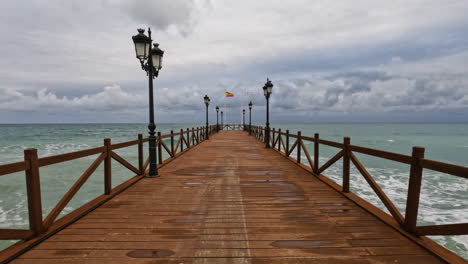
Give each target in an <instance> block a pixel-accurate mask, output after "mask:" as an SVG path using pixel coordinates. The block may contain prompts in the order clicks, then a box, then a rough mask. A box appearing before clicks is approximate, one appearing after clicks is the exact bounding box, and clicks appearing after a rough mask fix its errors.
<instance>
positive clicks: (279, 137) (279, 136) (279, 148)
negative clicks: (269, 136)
mask: <svg viewBox="0 0 468 264" xmlns="http://www.w3.org/2000/svg"><path fill="white" fill-rule="evenodd" d="M280 139H281V128H280V129H278V151H279V152H281V141H280Z"/></svg>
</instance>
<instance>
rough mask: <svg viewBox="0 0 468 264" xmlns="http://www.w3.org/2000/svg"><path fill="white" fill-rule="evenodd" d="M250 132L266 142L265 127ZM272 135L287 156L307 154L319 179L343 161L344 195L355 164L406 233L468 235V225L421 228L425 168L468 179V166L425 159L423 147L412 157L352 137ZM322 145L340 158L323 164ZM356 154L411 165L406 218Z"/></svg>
mask: <svg viewBox="0 0 468 264" xmlns="http://www.w3.org/2000/svg"><path fill="white" fill-rule="evenodd" d="M250 129H251V134H252V135H253V136H255V137H256V138H257V139H259V140H261V141H262V142H265V134H266V131H265V128H264V127H260V126H252V127H251V128H250ZM247 130H248V127H247ZM269 132H270V141H271V146H272V148H273V149H275V150H276V151H278V152H279V153H281V154H283V155H285V156H286V157H289V158H290V159H292V160H294V161H295V162H297V163H302V161H301V157H302V152H303V153H304V155H305V157H306V158H307V163H308V167H310V172H311V173H313V174H314V175H316V176H318V177H325V176H323V175H322V173H323V172H324V171H325V170H327V169H328V168H330V166H332V165H333V164H334V163H335V162H337V161H338V160H340V159H343V172H342V184H341V186H338V187H339V188H341V189H340V191H341V192H343V193H350V163H351V162H352V163H353V164H354V166H355V167H356V168H357V170H358V171H359V172H360V174H361V175H362V176H363V177H364V179H365V180H366V182H367V183H368V184H369V185H370V187H371V188H372V190H373V191H374V192H375V194H376V195H377V196H378V198H379V199H380V201H382V203H383V204H384V206H385V207H386V208H387V209H388V211H389V212H390V214H391V217H393V219H394V220H395V221H396V222H397V223H398V225H399V226H400V227H401V228H402V229H404V230H405V231H407V232H409V233H411V234H413V235H416V236H420V235H437V236H438V235H467V234H468V223H458V224H444V225H429V226H417V218H418V210H419V201H420V200H419V199H420V193H421V181H422V175H423V169H430V170H434V171H437V172H442V173H446V174H450V175H453V176H457V177H461V178H465V179H468V167H464V166H459V165H455V164H449V163H444V162H440V161H434V160H429V159H425V158H424V148H423V147H413V152H412V155H411V156H409V155H403V154H398V153H393V152H388V151H383V150H378V149H372V148H366V147H361V146H355V145H351V139H350V138H349V137H345V138H344V139H343V142H342V143H340V142H333V141H329V140H324V139H321V138H320V137H319V134H318V133H315V134H314V137H307V136H303V135H302V134H301V132H300V131H299V132H298V133H297V134H295V135H294V134H290V133H289V130H286V131H282V130H281V129H278V130H276V129H275V128H273V129H270V131H269ZM291 140H292V141H291ZM290 141H291V142H290ZM304 141H309V142H313V143H314V151H313V156H312V157H313V158H312V157H311V155H310V154H309V150H308V149H307V148H306V146H305V144H304ZM291 143H292V144H291ZM320 145H326V146H330V147H333V148H337V149H338V150H339V151H338V153H337V154H336V155H334V156H333V157H332V158H331V159H330V160H328V161H327V162H325V163H324V164H319V155H320V153H319V149H320ZM293 150H296V155H297V156H296V158H295V159H294V158H291V157H290V155H291V153H292V152H293ZM355 153H361V154H365V155H369V156H373V157H378V158H382V159H387V160H392V161H396V162H399V163H404V164H408V165H410V166H411V168H410V171H409V185H408V193H407V201H406V212H405V216H403V215H402V214H401V213H400V211H399V210H398V208H397V207H396V206H395V204H394V203H393V202H392V200H391V199H390V198H389V197H388V196H387V195H386V194H385V192H384V191H383V190H382V188H380V186H379V185H378V183H377V182H376V181H375V180H374V178H373V177H372V175H371V174H370V173H369V171H368V170H367V169H366V168H365V167H364V165H363V164H362V163H361V161H360V160H359V159H358V158H357V157H356V155H355ZM380 211H381V210H380ZM380 213H383V214H386V213H385V212H384V211H381V212H380ZM386 215H388V214H386Z"/></svg>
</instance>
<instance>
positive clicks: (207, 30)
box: [0, 0, 468, 123]
mask: <svg viewBox="0 0 468 264" xmlns="http://www.w3.org/2000/svg"><path fill="white" fill-rule="evenodd" d="M467 10H468V1H467V0H460V1H457V0H445V1H440V0H394V1H384V0H355V1H347V0H342V1H325V0H323V1H317V0H315V1H313V0H289V1H284V0H269V1H250V0H249V1H247V0H246V1H243V0H237V1H228V0H211V1H210V0H139V1H123V0H121V1H118V0H115V1H111V0H108V1H106V0H92V1H91V0H89V1H88V0H86V1H85V0H82V1H70V0H48V1H42V0H37V1H35V0H27V1H10V0H4V1H1V2H0V32H1V35H0V43H1V45H0V58H1V59H0V123H31V122H34V123H37V122H41V123H51V122H60V123H62V122H67V123H75V122H93V123H94V122H127V123H133V122H146V121H147V116H148V113H147V111H148V110H147V108H148V97H147V93H148V84H147V82H148V80H147V77H146V73H145V72H143V71H142V70H141V68H140V66H139V62H138V61H137V59H136V58H135V53H134V47H133V43H132V40H131V36H132V35H135V34H136V33H137V31H136V29H137V28H140V27H141V28H147V27H148V26H149V27H151V29H152V31H153V38H154V39H155V41H156V42H159V43H160V47H161V48H162V49H163V50H164V51H165V54H164V65H163V69H162V70H161V72H160V75H159V78H157V79H155V89H156V90H155V101H156V119H157V121H158V122H202V120H203V118H204V112H203V111H204V104H203V96H204V95H205V94H208V95H209V96H210V97H211V102H212V104H211V106H210V111H211V114H212V117H213V114H215V111H214V106H216V105H219V106H220V107H221V108H223V110H224V111H225V113H226V115H227V116H228V121H231V122H238V121H239V117H240V108H241V106H242V105H244V106H246V105H247V104H248V102H249V101H250V100H252V102H253V104H254V109H253V113H254V115H253V119H254V121H258V122H263V120H264V108H265V98H264V97H263V92H262V86H263V84H264V83H265V81H266V78H267V77H269V78H270V79H271V80H272V82H273V84H274V88H273V94H272V97H271V112H272V114H271V116H272V121H273V122H344V121H346V122H466V121H467V120H468V72H467V71H468V16H467V15H466V11H467ZM224 91H229V92H231V93H234V95H235V96H234V97H233V98H225V97H224ZM212 120H213V119H212Z"/></svg>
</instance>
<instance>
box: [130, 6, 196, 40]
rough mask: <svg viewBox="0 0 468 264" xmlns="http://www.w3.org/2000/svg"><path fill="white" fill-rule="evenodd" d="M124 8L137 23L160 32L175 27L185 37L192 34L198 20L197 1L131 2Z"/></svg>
mask: <svg viewBox="0 0 468 264" xmlns="http://www.w3.org/2000/svg"><path fill="white" fill-rule="evenodd" d="M124 8H125V9H126V11H127V12H128V14H129V15H130V16H131V17H132V18H133V19H134V20H135V21H138V22H140V23H144V24H146V25H153V26H155V27H156V28H157V29H160V30H168V29H169V28H170V27H171V26H174V27H175V29H176V30H177V31H178V32H179V33H180V34H182V35H183V36H188V35H189V34H190V33H191V31H192V29H193V27H194V24H195V23H196V20H197V16H196V11H197V9H196V8H197V3H196V1H195V0H158V1H154V0H139V1H130V2H128V3H127V4H126V5H124Z"/></svg>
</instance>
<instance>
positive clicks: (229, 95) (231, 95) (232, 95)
mask: <svg viewBox="0 0 468 264" xmlns="http://www.w3.org/2000/svg"><path fill="white" fill-rule="evenodd" d="M225 94H226V97H234V94H233V93H230V92H226V93H225Z"/></svg>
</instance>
